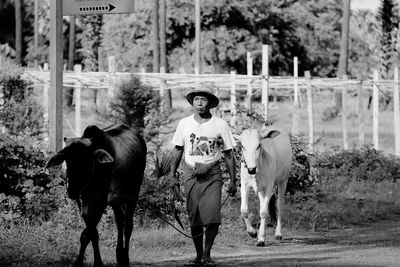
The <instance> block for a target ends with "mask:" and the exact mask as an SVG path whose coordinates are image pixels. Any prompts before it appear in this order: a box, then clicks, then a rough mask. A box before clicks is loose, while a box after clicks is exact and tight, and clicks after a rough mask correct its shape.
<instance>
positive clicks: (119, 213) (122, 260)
mask: <svg viewBox="0 0 400 267" xmlns="http://www.w3.org/2000/svg"><path fill="white" fill-rule="evenodd" d="M112 208H113V210H114V217H115V224H116V225H117V230H118V234H117V248H116V255H117V263H118V266H120V267H123V266H129V259H128V263H127V262H126V254H125V252H124V251H125V250H124V228H125V219H124V217H125V216H124V211H123V209H122V205H121V203H115V204H113V205H112Z"/></svg>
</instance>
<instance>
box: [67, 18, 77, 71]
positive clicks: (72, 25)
mask: <svg viewBox="0 0 400 267" xmlns="http://www.w3.org/2000/svg"><path fill="white" fill-rule="evenodd" d="M69 19H70V21H69V42H68V70H73V69H74V59H75V16H70V17H69Z"/></svg>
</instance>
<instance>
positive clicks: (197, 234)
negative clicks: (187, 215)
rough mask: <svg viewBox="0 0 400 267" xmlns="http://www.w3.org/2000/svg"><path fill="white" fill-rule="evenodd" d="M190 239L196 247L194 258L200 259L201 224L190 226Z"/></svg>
mask: <svg viewBox="0 0 400 267" xmlns="http://www.w3.org/2000/svg"><path fill="white" fill-rule="evenodd" d="M190 229H191V232H192V239H193V243H194V247H195V248H196V255H197V256H196V260H199V261H200V260H201V257H202V256H203V226H195V227H191V228H190Z"/></svg>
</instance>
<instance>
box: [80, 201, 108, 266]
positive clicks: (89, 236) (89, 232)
mask: <svg viewBox="0 0 400 267" xmlns="http://www.w3.org/2000/svg"><path fill="white" fill-rule="evenodd" d="M103 210H104V207H96V208H95V206H89V204H86V203H83V207H82V211H81V215H82V218H83V220H84V222H85V225H86V228H85V229H84V230H83V231H82V234H81V238H80V242H81V247H80V249H79V255H78V257H77V259H76V262H75V265H74V266H83V261H84V258H85V251H86V248H87V246H88V244H89V242H92V247H93V256H94V264H93V265H94V266H103V262H102V260H101V255H100V249H99V234H98V232H97V229H96V227H97V224H98V223H99V221H100V219H101V216H102V213H103Z"/></svg>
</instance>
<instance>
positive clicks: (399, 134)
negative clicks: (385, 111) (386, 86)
mask: <svg viewBox="0 0 400 267" xmlns="http://www.w3.org/2000/svg"><path fill="white" fill-rule="evenodd" d="M393 94H394V96H393V109H394V111H393V114H394V115H393V116H394V118H393V119H394V143H395V150H394V154H395V155H396V156H400V105H399V67H398V66H396V67H395V68H394V90H393Z"/></svg>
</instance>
